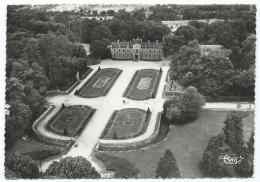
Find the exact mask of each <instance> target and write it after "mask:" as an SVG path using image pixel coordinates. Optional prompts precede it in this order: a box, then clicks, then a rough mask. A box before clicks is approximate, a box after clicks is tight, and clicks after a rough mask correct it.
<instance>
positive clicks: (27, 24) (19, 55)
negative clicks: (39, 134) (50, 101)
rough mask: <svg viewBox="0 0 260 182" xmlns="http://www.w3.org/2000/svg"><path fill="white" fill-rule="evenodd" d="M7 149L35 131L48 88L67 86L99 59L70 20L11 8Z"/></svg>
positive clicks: (30, 10)
mask: <svg viewBox="0 0 260 182" xmlns="http://www.w3.org/2000/svg"><path fill="white" fill-rule="evenodd" d="M6 48H7V61H6V103H7V104H8V105H10V106H11V108H10V114H9V115H7V116H6V133H5V136H6V147H7V148H8V147H10V145H11V144H13V143H14V142H15V141H16V140H17V139H18V138H21V137H22V136H24V135H25V134H29V135H30V134H31V126H32V122H33V121H34V120H35V119H36V118H37V117H38V116H39V115H40V114H41V113H42V111H43V110H44V102H45V101H44V96H45V94H46V91H47V90H51V89H57V88H59V89H67V88H68V87H69V86H70V85H71V84H73V83H74V82H75V80H76V77H75V75H76V73H77V72H79V73H80V74H82V73H84V72H85V71H86V70H87V69H88V67H87V65H89V64H93V63H95V60H94V59H93V58H92V57H87V56H86V53H85V50H84V48H83V47H82V46H79V45H78V44H77V43H76V42H75V39H74V37H73V33H72V32H71V31H69V29H68V28H67V27H66V25H65V24H63V23H59V22H56V21H54V20H53V19H52V18H51V17H50V16H49V15H48V13H46V12H43V11H39V10H32V9H29V8H26V9H20V6H8V11H7V45H6Z"/></svg>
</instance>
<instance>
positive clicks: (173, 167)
mask: <svg viewBox="0 0 260 182" xmlns="http://www.w3.org/2000/svg"><path fill="white" fill-rule="evenodd" d="M179 177H181V176H180V171H179V168H178V165H177V162H176V159H175V157H174V155H173V153H172V152H171V151H170V150H169V149H167V150H166V151H165V153H164V155H163V157H162V158H161V159H160V161H159V163H158V166H157V169H156V178H179Z"/></svg>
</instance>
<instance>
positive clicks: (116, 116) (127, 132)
mask: <svg viewBox="0 0 260 182" xmlns="http://www.w3.org/2000/svg"><path fill="white" fill-rule="evenodd" d="M146 122H149V118H147V112H146V111H145V110H141V109H132V108H131V109H123V110H119V111H115V112H114V113H113V114H112V116H111V118H110V120H109V122H108V124H107V126H106V128H105V130H104V132H103V134H102V137H101V138H104V139H113V137H114V135H115V133H116V136H117V138H116V139H125V138H132V137H136V136H138V135H140V134H141V133H142V131H143V130H145V129H146V127H147V125H146Z"/></svg>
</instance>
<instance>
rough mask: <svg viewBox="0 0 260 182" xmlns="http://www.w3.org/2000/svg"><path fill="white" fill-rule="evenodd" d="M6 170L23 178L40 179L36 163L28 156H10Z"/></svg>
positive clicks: (7, 157)
mask: <svg viewBox="0 0 260 182" xmlns="http://www.w3.org/2000/svg"><path fill="white" fill-rule="evenodd" d="M5 168H6V170H8V169H9V170H12V171H13V172H15V173H16V174H17V175H18V176H21V177H22V178H29V179H34V178H38V177H39V169H38V166H37V164H36V162H35V161H33V160H32V159H31V158H30V157H29V156H27V155H21V154H16V153H13V154H9V155H7V156H6V159H5Z"/></svg>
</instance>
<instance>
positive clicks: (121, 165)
mask: <svg viewBox="0 0 260 182" xmlns="http://www.w3.org/2000/svg"><path fill="white" fill-rule="evenodd" d="M96 157H97V158H98V159H99V160H101V161H102V162H103V163H104V165H105V166H106V168H107V170H110V171H114V172H115V176H114V178H137V176H138V173H139V171H138V169H136V168H135V167H134V165H133V164H131V163H129V162H128V161H127V160H126V159H124V158H119V157H115V156H112V155H107V154H96Z"/></svg>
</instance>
